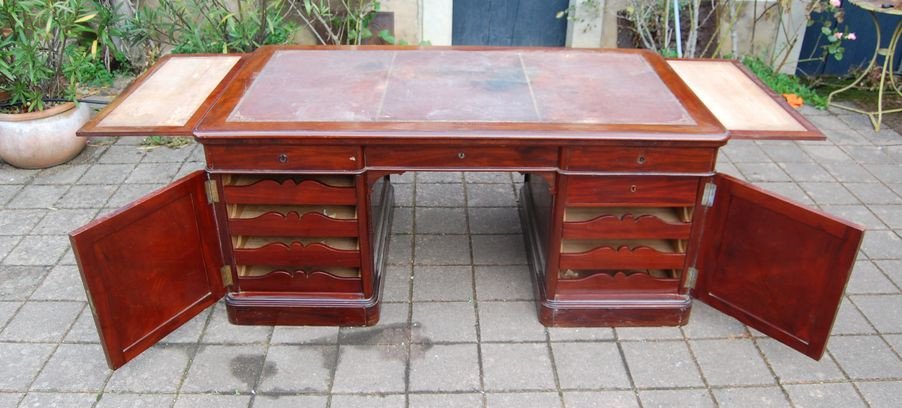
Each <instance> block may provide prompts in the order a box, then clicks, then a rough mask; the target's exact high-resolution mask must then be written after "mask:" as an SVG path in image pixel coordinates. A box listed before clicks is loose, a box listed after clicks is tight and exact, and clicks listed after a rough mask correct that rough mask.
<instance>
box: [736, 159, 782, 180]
mask: <svg viewBox="0 0 902 408" xmlns="http://www.w3.org/2000/svg"><path fill="white" fill-rule="evenodd" d="M736 167H738V168H739V171H741V172H742V174H744V175H745V178H746V180H748V181H752V182H758V181H791V180H792V179H790V178H789V175H787V174H786V173H785V172H784V171H783V170H782V169H781V168H780V166H778V165H777V164H776V163H736Z"/></svg>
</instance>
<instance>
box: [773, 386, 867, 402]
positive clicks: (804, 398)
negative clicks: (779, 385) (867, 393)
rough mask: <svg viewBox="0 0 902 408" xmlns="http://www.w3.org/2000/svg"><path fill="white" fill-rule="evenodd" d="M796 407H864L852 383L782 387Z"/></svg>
mask: <svg viewBox="0 0 902 408" xmlns="http://www.w3.org/2000/svg"><path fill="white" fill-rule="evenodd" d="M783 388H784V389H786V392H787V393H788V394H789V399H790V400H792V403H793V404H794V405H795V406H796V407H803V408H804V407H827V406H832V407H843V408H852V407H864V406H866V405H865V403H864V401H862V400H861V397H859V396H858V393H856V392H855V389H854V388H852V384H849V383H838V384H799V385H786V386H784V387H783Z"/></svg>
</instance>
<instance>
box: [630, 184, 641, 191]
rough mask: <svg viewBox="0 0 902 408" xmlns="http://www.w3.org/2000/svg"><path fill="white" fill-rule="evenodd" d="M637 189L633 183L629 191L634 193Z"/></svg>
mask: <svg viewBox="0 0 902 408" xmlns="http://www.w3.org/2000/svg"><path fill="white" fill-rule="evenodd" d="M638 189H639V187H636V185H635V184H633V185H631V186H630V193H635V192H636V190H638Z"/></svg>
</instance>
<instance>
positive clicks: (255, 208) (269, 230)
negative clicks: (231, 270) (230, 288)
mask: <svg viewBox="0 0 902 408" xmlns="http://www.w3.org/2000/svg"><path fill="white" fill-rule="evenodd" d="M356 177H357V176H311V175H263V176H258V175H238V176H236V175H228V176H224V177H223V195H224V197H223V201H224V202H225V205H226V211H227V213H228V224H229V233H230V234H231V243H232V254H233V257H234V266H235V269H236V272H237V277H238V280H237V282H236V283H237V286H238V291H239V292H270V293H272V292H292V293H309V294H323V293H333V294H361V293H362V292H363V282H362V278H361V254H360V242H359V223H358V214H357V207H356V203H357V193H356V187H355V183H356Z"/></svg>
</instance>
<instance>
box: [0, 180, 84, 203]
mask: <svg viewBox="0 0 902 408" xmlns="http://www.w3.org/2000/svg"><path fill="white" fill-rule="evenodd" d="M68 190H69V185H61V186H59V185H44V186H39V185H29V186H25V187H24V188H22V190H20V191H19V194H16V196H15V197H13V199H12V200H10V201H9V202H8V203H6V208H51V207H53V206H54V205H55V204H56V202H57V200H59V199H60V197H62V196H63V194H65V193H66V191H68Z"/></svg>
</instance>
